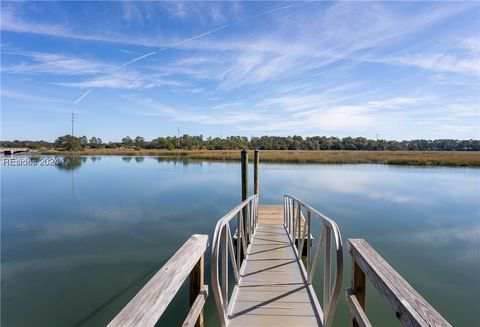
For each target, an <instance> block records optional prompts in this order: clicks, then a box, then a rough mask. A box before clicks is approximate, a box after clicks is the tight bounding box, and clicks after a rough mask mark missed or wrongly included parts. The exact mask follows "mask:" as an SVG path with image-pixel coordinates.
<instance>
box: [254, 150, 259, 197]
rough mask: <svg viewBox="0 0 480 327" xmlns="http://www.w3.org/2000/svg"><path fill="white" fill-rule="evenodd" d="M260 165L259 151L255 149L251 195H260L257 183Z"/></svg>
mask: <svg viewBox="0 0 480 327" xmlns="http://www.w3.org/2000/svg"><path fill="white" fill-rule="evenodd" d="M259 164H260V150H258V149H255V152H254V156H253V193H254V194H259V193H260V184H259V182H258V168H259Z"/></svg>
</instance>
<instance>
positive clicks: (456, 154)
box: [38, 149, 480, 167]
mask: <svg viewBox="0 0 480 327" xmlns="http://www.w3.org/2000/svg"><path fill="white" fill-rule="evenodd" d="M250 152H251V156H253V151H250ZM38 153H40V154H44V155H102V156H103V155H118V156H170V157H182V158H188V159H200V160H203V159H204V160H218V161H225V160H231V161H239V160H240V151H239V150H148V149H140V150H136V149H87V150H81V151H59V150H41V151H38ZM260 160H261V161H263V162H278V163H289V162H290V163H326V164H363V163H377V164H388V165H414V166H450V167H452V166H454V167H455V166H456V167H480V152H464V151H344V150H338V151H335V150H322V151H301V150H296V151H288V150H283V151H275V150H263V151H261V153H260Z"/></svg>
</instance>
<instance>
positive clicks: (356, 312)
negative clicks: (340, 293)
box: [345, 288, 372, 327]
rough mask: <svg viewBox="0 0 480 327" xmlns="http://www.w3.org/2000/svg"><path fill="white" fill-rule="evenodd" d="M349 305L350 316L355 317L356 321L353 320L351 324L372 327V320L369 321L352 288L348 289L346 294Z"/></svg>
mask: <svg viewBox="0 0 480 327" xmlns="http://www.w3.org/2000/svg"><path fill="white" fill-rule="evenodd" d="M345 297H346V300H347V303H348V305H349V310H350V316H353V318H355V319H351V320H350V321H351V323H353V324H354V325H355V326H359V327H372V324H371V323H370V320H368V317H367V315H366V314H365V311H364V309H363V307H362V306H361V304H360V302H359V301H358V299H357V297H356V296H355V293H353V290H352V289H351V288H349V289H347V291H346V293H345Z"/></svg>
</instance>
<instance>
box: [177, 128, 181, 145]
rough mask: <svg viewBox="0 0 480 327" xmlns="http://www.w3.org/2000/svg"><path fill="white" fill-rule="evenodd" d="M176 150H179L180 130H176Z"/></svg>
mask: <svg viewBox="0 0 480 327" xmlns="http://www.w3.org/2000/svg"><path fill="white" fill-rule="evenodd" d="M177 148H178V149H180V128H177Z"/></svg>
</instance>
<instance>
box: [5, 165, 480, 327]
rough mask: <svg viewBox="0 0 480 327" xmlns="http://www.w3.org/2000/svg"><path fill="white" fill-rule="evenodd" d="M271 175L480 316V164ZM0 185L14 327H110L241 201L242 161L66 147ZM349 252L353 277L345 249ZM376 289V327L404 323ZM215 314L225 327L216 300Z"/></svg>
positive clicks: (267, 191)
mask: <svg viewBox="0 0 480 327" xmlns="http://www.w3.org/2000/svg"><path fill="white" fill-rule="evenodd" d="M260 174H261V175H260V176H261V177H260V179H261V184H260V192H261V203H263V204H280V203H282V195H283V194H285V193H288V194H292V195H296V196H298V197H300V198H302V199H304V200H305V201H306V202H307V203H309V204H311V205H312V206H313V207H315V208H317V209H319V210H320V211H322V212H324V213H325V214H327V215H328V216H330V217H331V218H333V219H334V220H336V221H337V223H338V225H339V227H340V229H341V231H342V234H343V238H344V244H346V239H347V238H352V237H355V238H365V239H367V240H368V241H369V242H370V244H371V245H372V246H373V247H374V248H375V249H376V250H377V251H378V252H379V253H380V254H381V255H382V256H383V257H384V258H385V259H386V260H387V261H389V263H390V264H391V265H392V266H393V267H394V268H395V269H397V271H399V273H400V274H401V275H403V276H404V277H405V278H406V279H407V280H408V281H409V282H410V283H411V284H412V285H413V286H414V287H415V288H416V289H417V290H418V291H419V292H420V293H421V294H422V295H423V296H424V297H425V298H426V299H427V300H428V301H430V303H431V304H432V305H433V306H434V307H435V308H436V309H437V310H438V311H440V312H441V313H442V314H443V315H444V316H445V317H446V318H447V319H448V320H449V321H450V322H451V323H452V324H453V325H455V326H474V325H478V324H479V318H478V309H479V306H478V303H479V301H480V295H479V294H480V277H479V276H480V247H479V245H480V244H479V243H480V204H479V203H480V201H479V200H480V170H479V169H464V168H419V167H395V166H382V165H293V164H262V165H261V171H260ZM252 175H253V174H250V176H252ZM1 190H2V194H1V219H2V220H1V255H2V256H1V262H2V266H1V305H2V307H1V325H2V326H81V325H82V326H101V325H105V324H106V323H107V322H108V321H110V320H111V318H112V317H113V316H114V315H115V314H116V313H117V312H118V311H119V310H120V309H121V308H122V307H123V306H124V305H125V304H126V303H127V302H128V300H129V299H130V298H131V297H132V296H133V294H135V293H136V292H137V291H138V290H139V288H141V287H142V285H143V284H144V283H145V282H146V281H147V280H148V279H149V278H150V277H151V276H152V274H153V273H154V272H155V271H156V270H158V269H159V267H161V266H162V264H164V263H165V262H166V260H167V259H168V258H169V257H170V256H171V255H172V254H173V253H174V252H175V251H176V250H177V249H178V247H179V246H180V245H181V244H182V243H183V242H184V241H185V240H186V239H187V238H188V237H189V236H190V235H191V234H193V233H206V234H209V235H211V234H212V233H213V228H214V225H215V222H216V221H217V220H218V218H220V217H221V216H222V215H223V214H225V213H226V212H227V211H228V210H229V209H230V208H232V207H233V206H234V205H235V204H236V203H238V202H239V199H240V165H239V163H223V162H220V163H218V162H189V161H182V160H180V161H176V160H165V159H162V158H152V157H145V158H143V157H133V158H132V157H128V158H122V157H77V158H73V159H72V158H65V159H64V162H63V164H62V165H60V166H53V167H6V166H3V167H2V170H1ZM345 248H346V246H345ZM344 261H345V263H346V265H347V266H346V271H345V279H344V280H345V282H344V285H343V288H346V287H347V286H348V279H349V278H348V276H349V268H350V257H349V255H348V253H346V251H345V260H344ZM208 264H209V261H208V260H207V265H208ZM207 267H208V266H207ZM207 276H209V271H207ZM207 282H208V281H207ZM317 282H318V281H317ZM367 293H368V294H367V314H368V315H369V317H370V318H371V320H372V322H373V323H374V325H375V324H377V325H382V326H386V325H398V323H397V322H396V321H395V319H392V318H391V317H392V316H393V313H390V312H389V311H388V309H387V308H386V306H385V305H384V304H383V303H382V302H381V301H380V300H379V298H378V296H375V294H374V290H372V289H368V290H367ZM343 298H344V296H343V294H342V295H341V298H340V305H339V308H338V310H337V316H336V325H337V326H345V325H346V321H347V314H346V312H347V311H346V306H345V304H344V300H343ZM187 301H188V300H187V296H186V289H185V287H184V288H183V289H182V290H181V292H180V294H179V295H178V296H177V298H176V300H175V301H174V302H173V303H172V305H171V306H170V308H169V310H167V312H166V314H165V316H164V317H163V318H162V320H161V321H160V323H159V324H160V325H165V326H170V325H172V324H173V323H175V324H179V323H180V322H181V321H182V320H183V318H184V315H185V314H186V310H187ZM206 319H207V324H208V325H210V326H216V325H217V319H216V316H215V309H214V307H213V300H212V298H210V301H209V303H208V305H207V312H206Z"/></svg>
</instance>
